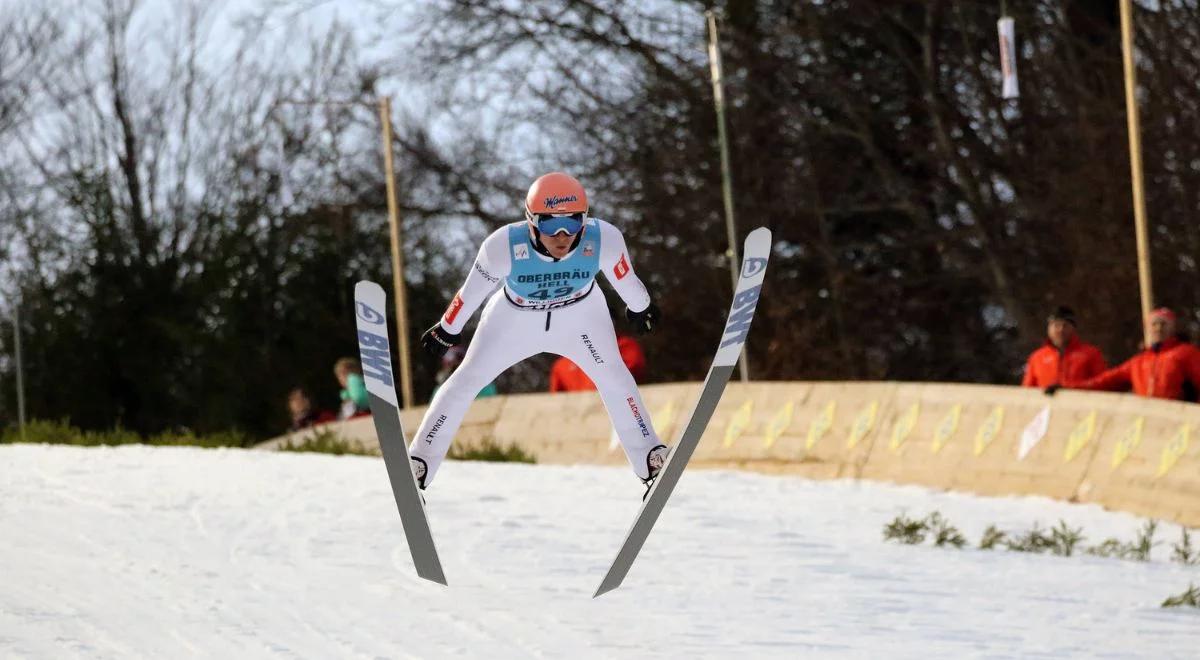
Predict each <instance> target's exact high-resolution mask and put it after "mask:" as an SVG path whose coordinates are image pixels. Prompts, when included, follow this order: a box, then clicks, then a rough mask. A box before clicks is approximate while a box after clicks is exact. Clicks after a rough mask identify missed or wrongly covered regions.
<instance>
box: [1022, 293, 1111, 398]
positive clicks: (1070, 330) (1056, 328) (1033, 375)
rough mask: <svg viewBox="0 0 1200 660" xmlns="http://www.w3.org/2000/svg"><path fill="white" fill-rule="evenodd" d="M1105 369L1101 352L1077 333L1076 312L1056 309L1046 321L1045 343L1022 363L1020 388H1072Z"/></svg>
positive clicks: (1064, 308)
mask: <svg viewBox="0 0 1200 660" xmlns="http://www.w3.org/2000/svg"><path fill="white" fill-rule="evenodd" d="M1107 368H1108V365H1107V364H1106V363H1105V362H1104V356H1103V355H1102V354H1101V353H1100V349H1098V348H1096V347H1095V346H1093V345H1091V344H1088V343H1085V342H1084V341H1082V340H1080V339H1079V335H1078V334H1076V321H1075V311H1074V310H1072V309H1071V308H1070V307H1062V306H1060V307H1058V308H1057V309H1055V310H1054V311H1053V312H1051V313H1050V316H1049V317H1048V318H1047V319H1046V343H1045V344H1044V345H1043V346H1042V347H1041V348H1039V349H1037V350H1036V351H1034V352H1033V353H1032V354H1030V356H1029V359H1028V360H1026V362H1025V378H1024V379H1022V381H1021V386H1022V387H1037V388H1041V389H1046V388H1048V387H1054V386H1057V387H1074V386H1075V385H1076V384H1078V383H1081V382H1083V381H1085V380H1087V379H1089V378H1091V377H1092V376H1096V375H1098V374H1100V373H1101V372H1102V371H1104V370H1105V369H1107Z"/></svg>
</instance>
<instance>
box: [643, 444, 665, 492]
mask: <svg viewBox="0 0 1200 660" xmlns="http://www.w3.org/2000/svg"><path fill="white" fill-rule="evenodd" d="M668 453H669V451H668V449H667V446H666V445H655V446H654V447H653V448H651V449H650V451H649V452H648V453H647V454H646V473H647V474H649V475H650V476H648V477H646V478H645V479H642V483H644V484H646V492H645V493H643V494H642V501H645V499H646V496H647V495H649V494H650V487H651V486H653V485H654V480H655V479H657V478H658V473H659V471H660V470H662V468H663V465H666V463H667V454H668Z"/></svg>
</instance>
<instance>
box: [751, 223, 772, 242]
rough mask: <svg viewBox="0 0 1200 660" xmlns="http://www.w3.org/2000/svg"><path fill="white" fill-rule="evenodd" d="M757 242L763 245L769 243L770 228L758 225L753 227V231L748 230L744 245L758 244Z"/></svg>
mask: <svg viewBox="0 0 1200 660" xmlns="http://www.w3.org/2000/svg"><path fill="white" fill-rule="evenodd" d="M758 244H764V245H770V244H771V230H770V229H767V228H766V227H759V228H758V229H755V230H754V231H752V232H750V233H749V234H746V245H758Z"/></svg>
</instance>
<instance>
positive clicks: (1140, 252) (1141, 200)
mask: <svg viewBox="0 0 1200 660" xmlns="http://www.w3.org/2000/svg"><path fill="white" fill-rule="evenodd" d="M1121 51H1122V54H1123V55H1124V60H1125V114H1126V118H1127V119H1128V122H1129V169H1130V174H1131V175H1132V183H1133V222H1134V229H1135V231H1136V232H1137V260H1138V284H1139V285H1140V287H1141V294H1142V332H1143V335H1142V336H1143V339H1144V341H1145V342H1146V346H1150V328H1149V326H1148V325H1147V324H1146V319H1148V318H1150V310H1151V309H1153V308H1154V287H1153V279H1152V278H1151V274H1150V237H1149V233H1148V231H1147V229H1146V224H1147V221H1146V192H1145V182H1144V180H1143V179H1142V134H1141V127H1140V124H1139V123H1138V107H1137V67H1136V66H1135V64H1134V61H1133V55H1134V52H1133V6H1132V3H1131V0H1121Z"/></svg>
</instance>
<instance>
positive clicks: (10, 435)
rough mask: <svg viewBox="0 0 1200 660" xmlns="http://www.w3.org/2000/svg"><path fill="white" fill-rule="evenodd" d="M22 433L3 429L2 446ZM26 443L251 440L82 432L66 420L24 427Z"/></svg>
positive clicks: (236, 443) (233, 435) (235, 434)
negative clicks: (144, 436)
mask: <svg viewBox="0 0 1200 660" xmlns="http://www.w3.org/2000/svg"><path fill="white" fill-rule="evenodd" d="M21 441H22V440H21V432H20V430H19V429H18V428H16V427H10V428H7V429H5V430H4V432H3V434H2V435H0V443H16V442H21ZM24 441H25V442H28V443H37V444H53V445H75V446H80V447H97V446H115V445H133V444H148V445H187V446H195V447H245V446H247V445H248V444H250V442H252V438H250V437H248V436H246V435H245V434H243V433H241V432H240V431H221V432H218V433H210V434H207V435H197V434H196V433H195V432H193V431H190V430H183V431H176V432H164V433H159V434H158V435H155V436H151V437H150V438H143V437H142V436H141V435H139V434H138V433H137V432H135V431H130V430H129V429H124V428H121V427H117V428H115V429H110V430H107V431H83V430H80V429H78V428H76V427H74V426H72V425H71V424H70V423H69V422H68V421H67V420H65V419H64V420H60V421H48V420H33V421H31V422H29V423H28V424H26V425H25V439H24Z"/></svg>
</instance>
